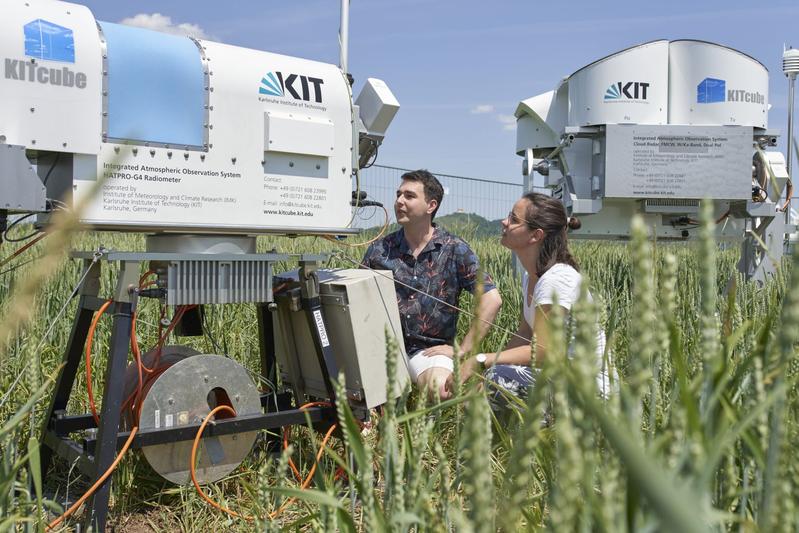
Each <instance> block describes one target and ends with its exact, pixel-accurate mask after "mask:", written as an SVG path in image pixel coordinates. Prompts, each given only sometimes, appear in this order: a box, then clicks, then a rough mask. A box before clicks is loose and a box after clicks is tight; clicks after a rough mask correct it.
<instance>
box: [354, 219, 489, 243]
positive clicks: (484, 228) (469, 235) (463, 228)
mask: <svg viewBox="0 0 799 533" xmlns="http://www.w3.org/2000/svg"><path fill="white" fill-rule="evenodd" d="M500 222H501V221H500V220H499V219H498V220H486V219H485V218H483V217H481V216H480V215H476V214H474V213H450V214H448V215H444V216H441V217H436V219H435V223H436V224H438V225H439V226H441V227H443V228H446V230H447V231H449V232H451V233H454V234H455V235H457V236H459V237H463V238H464V239H466V240H469V239H473V238H475V237H497V238H498V237H499V235H500V234H501V232H502V225H501V224H500ZM378 229H380V228H379V227H372V228H369V229H367V230H366V232H367V233H371V232H373V231H377V230H378ZM397 229H399V225H398V224H390V225H389V227H388V228H386V233H391V232H392V231H396V230H397Z"/></svg>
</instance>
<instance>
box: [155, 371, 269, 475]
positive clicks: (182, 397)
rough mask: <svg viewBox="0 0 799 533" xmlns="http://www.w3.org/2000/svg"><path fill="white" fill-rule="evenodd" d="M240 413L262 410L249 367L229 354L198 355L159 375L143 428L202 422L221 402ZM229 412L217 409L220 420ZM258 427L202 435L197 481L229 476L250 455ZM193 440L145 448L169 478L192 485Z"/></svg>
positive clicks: (247, 413)
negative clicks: (236, 431) (245, 366)
mask: <svg viewBox="0 0 799 533" xmlns="http://www.w3.org/2000/svg"><path fill="white" fill-rule="evenodd" d="M228 400H229V403H230V405H231V406H232V407H233V408H234V409H235V410H236V414H237V415H240V416H241V415H250V414H258V413H261V412H262V411H261V402H260V398H259V394H258V390H257V389H256V388H255V385H253V383H252V380H251V379H250V376H249V375H248V374H247V371H246V370H245V369H244V367H242V366H241V365H239V364H238V363H236V362H235V361H233V360H232V359H228V358H227V357H223V356H220V355H195V356H193V357H187V358H185V359H182V360H180V361H178V362H176V363H175V364H173V365H172V366H171V367H169V368H168V369H167V370H166V371H164V373H163V374H161V375H160V376H159V377H158V378H157V380H156V381H155V383H154V384H153V385H152V387H151V388H150V390H149V391H148V392H147V396H146V397H145V399H144V402H143V403H142V410H141V417H140V420H139V427H140V428H141V429H142V430H146V429H152V428H168V427H176V426H185V425H189V424H199V423H200V422H202V420H203V418H205V416H206V415H207V414H208V413H209V412H210V411H211V409H212V408H213V407H215V406H216V405H217V403H227V402H228ZM224 416H226V415H225V414H224V413H219V414H218V418H222V417H224ZM256 435H257V431H249V432H247V433H238V434H234V435H223V436H220V437H208V438H203V439H202V441H201V442H200V445H199V447H198V449H197V457H198V459H197V468H196V470H195V472H196V474H197V480H198V481H199V482H200V483H210V482H212V481H216V480H218V479H221V478H223V477H225V476H226V475H228V474H229V473H230V472H231V471H232V470H233V469H235V468H236V467H237V466H238V465H239V464H240V463H241V462H242V461H243V460H244V459H245V458H246V457H247V455H248V454H249V453H250V450H251V449H252V446H253V443H254V442H255V438H256ZM191 447H192V441H190V440H189V441H182V442H172V443H167V444H157V445H153V446H145V447H144V448H142V451H143V452H144V456H145V457H146V458H147V461H148V462H149V463H150V466H152V467H153V469H154V470H155V471H156V472H158V473H159V474H160V475H161V476H163V477H164V478H166V479H167V480H169V481H171V482H173V483H177V484H179V485H182V484H186V483H189V482H190V480H191V477H190V475H189V460H190V458H191Z"/></svg>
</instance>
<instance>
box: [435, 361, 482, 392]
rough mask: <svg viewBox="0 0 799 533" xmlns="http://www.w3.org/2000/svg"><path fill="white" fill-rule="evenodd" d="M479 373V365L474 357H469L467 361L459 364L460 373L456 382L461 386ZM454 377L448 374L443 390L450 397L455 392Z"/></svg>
mask: <svg viewBox="0 0 799 533" xmlns="http://www.w3.org/2000/svg"><path fill="white" fill-rule="evenodd" d="M479 373H480V363H478V362H477V359H476V358H475V357H469V358H468V359H464V360H463V361H462V362H461V373H460V375H459V376H458V380H459V381H460V382H461V384H463V383H464V382H465V381H466V380H467V379H469V378H470V377H472V376H473V375H475V374H479ZM454 381H455V375H454V374H450V375H449V377H448V378H447V383H446V385H445V387H444V388H445V390H446V391H447V392H448V393H449V394H450V395H452V394H453V393H454V392H455V383H454Z"/></svg>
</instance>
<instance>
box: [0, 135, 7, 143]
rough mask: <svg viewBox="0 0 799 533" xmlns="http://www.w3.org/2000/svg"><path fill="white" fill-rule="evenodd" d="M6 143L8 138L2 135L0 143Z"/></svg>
mask: <svg viewBox="0 0 799 533" xmlns="http://www.w3.org/2000/svg"><path fill="white" fill-rule="evenodd" d="M4 142H6V136H5V135H0V143H4Z"/></svg>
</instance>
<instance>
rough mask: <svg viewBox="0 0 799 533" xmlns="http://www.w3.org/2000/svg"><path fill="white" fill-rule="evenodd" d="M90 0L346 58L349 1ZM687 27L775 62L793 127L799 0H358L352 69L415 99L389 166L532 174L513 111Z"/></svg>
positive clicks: (101, 15) (239, 40) (118, 11)
mask: <svg viewBox="0 0 799 533" xmlns="http://www.w3.org/2000/svg"><path fill="white" fill-rule="evenodd" d="M81 3H83V4H85V5H87V6H88V7H89V8H90V9H91V10H92V11H93V13H94V15H95V17H96V18H98V19H100V20H105V21H110V22H119V21H121V20H123V19H125V18H131V17H135V16H136V15H144V16H143V17H140V20H143V21H144V22H145V23H146V24H149V25H150V26H151V27H161V26H164V27H165V26H166V25H171V26H173V27H174V26H178V25H181V24H189V25H194V26H196V27H197V28H199V30H200V31H202V32H204V34H205V36H207V37H208V38H210V39H212V40H216V41H221V42H225V43H229V44H234V45H239V46H246V47H249V48H256V49H261V50H267V51H270V52H276V53H281V54H287V55H292V56H299V57H305V58H309V59H314V60H319V61H325V62H329V63H338V57H339V56H338V54H339V52H338V26H339V2H338V1H337V0H294V1H291V2H277V1H274V0H272V1H260V2H256V1H253V0H239V1H228V2H224V3H222V2H197V1H194V2H190V1H185V0H177V1H170V2H163V1H152V0H144V1H137V2H109V1H100V0H91V1H86V2H81ZM155 13H159V14H161V15H163V17H160V18H159V17H154V16H153V15H154V14H155ZM164 17H168V18H169V19H168V20H167V19H165V18H164ZM195 31H197V29H196V28H195ZM685 38H688V39H702V40H707V41H712V42H717V43H720V44H724V45H727V46H730V47H732V48H736V49H738V50H741V51H742V52H745V53H747V54H749V55H751V56H753V57H755V58H756V59H758V60H760V61H761V62H762V63H763V64H765V65H766V67H767V68H768V69H769V73H770V91H769V92H770V103H771V104H772V108H771V112H770V115H769V126H770V128H773V129H779V130H781V131H782V133H783V135H784V134H785V130H786V121H787V119H786V114H787V81H786V79H785V76H784V75H783V74H782V70H781V68H782V67H781V60H782V50H783V44H788V45H791V44H793V45H794V46H795V47H799V2H797V1H796V0H791V1H788V0H774V1H772V2H769V3H768V4H765V5H758V4H756V3H754V2H733V1H726V2H721V1H715V0H713V1H705V2H698V1H695V2H687V1H682V0H678V1H673V2H640V3H639V5H637V6H636V5H633V4H631V3H628V2H584V1H572V2H534V1H521V0H518V1H501V0H498V1H494V2H477V1H472V0H461V1H454V0H440V1H430V0H427V1H425V0H352V2H351V20H350V56H349V64H350V69H349V70H350V72H351V73H352V74H353V76H354V77H355V79H356V85H355V92H356V94H357V92H358V91H359V90H360V87H361V85H362V83H363V81H364V80H365V79H366V78H367V77H377V78H382V79H383V80H384V81H386V82H387V83H388V85H389V87H391V89H392V91H393V92H394V94H395V95H396V96H397V99H398V100H399V101H400V104H401V106H402V107H401V109H400V111H399V113H398V115H397V117H396V118H395V120H394V123H393V124H392V125H391V128H390V129H389V132H388V136H387V138H386V141H385V143H384V145H383V147H382V148H381V150H380V158H379V161H378V162H379V163H381V164H385V165H394V166H401V167H411V168H416V167H426V168H429V169H431V170H434V171H438V172H445V173H449V174H459V175H466V176H474V177H490V178H496V179H500V180H503V181H516V182H520V181H521V170H520V169H521V160H520V158H519V157H518V156H517V155H515V153H514V149H515V128H514V122H513V119H512V115H513V111H514V110H515V108H516V104H517V103H518V102H519V101H520V100H522V99H524V98H528V97H530V96H533V95H536V94H539V93H542V92H545V91H548V90H551V89H553V88H554V87H555V85H556V84H557V82H558V80H559V79H560V78H561V77H563V76H566V75H568V74H570V73H572V72H573V71H575V70H577V69H578V68H579V67H581V66H583V65H585V64H587V63H590V62H591V61H593V60H595V59H598V58H600V57H602V56H605V55H607V54H609V53H612V52H615V51H617V50H620V49H623V48H626V47H628V46H631V45H634V44H638V43H641V42H645V41H651V40H654V39H685ZM783 146H784V139H783Z"/></svg>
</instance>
